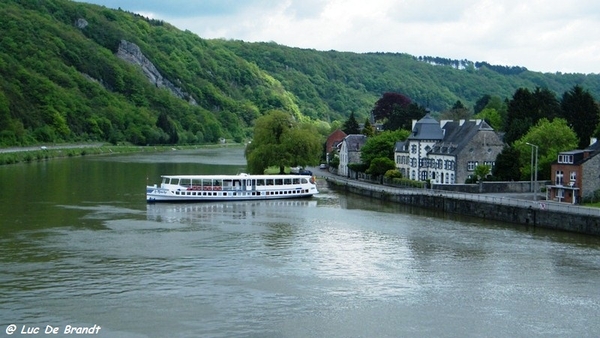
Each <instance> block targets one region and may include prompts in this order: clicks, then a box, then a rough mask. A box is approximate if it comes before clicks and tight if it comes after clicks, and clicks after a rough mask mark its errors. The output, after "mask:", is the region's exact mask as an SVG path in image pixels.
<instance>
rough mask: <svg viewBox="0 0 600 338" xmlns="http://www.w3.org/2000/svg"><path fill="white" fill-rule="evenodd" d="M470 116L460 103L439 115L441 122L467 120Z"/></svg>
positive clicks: (457, 102)
mask: <svg viewBox="0 0 600 338" xmlns="http://www.w3.org/2000/svg"><path fill="white" fill-rule="evenodd" d="M471 116H472V114H471V112H470V111H469V109H468V108H467V107H465V105H464V104H463V103H462V102H461V101H460V100H458V101H456V102H455V103H454V105H453V106H452V108H451V109H449V110H446V111H445V112H442V114H440V119H441V120H468V119H469V118H471Z"/></svg>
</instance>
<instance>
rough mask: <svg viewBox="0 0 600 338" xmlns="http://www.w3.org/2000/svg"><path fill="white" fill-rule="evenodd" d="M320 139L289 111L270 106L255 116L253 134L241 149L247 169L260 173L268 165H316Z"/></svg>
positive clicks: (320, 146)
mask: <svg viewBox="0 0 600 338" xmlns="http://www.w3.org/2000/svg"><path fill="white" fill-rule="evenodd" d="M321 151H322V142H321V139H320V136H319V133H318V132H317V130H316V128H315V127H314V126H313V125H311V124H308V123H298V122H296V121H295V120H294V119H293V117H292V116H291V114H289V113H286V112H283V111H280V110H272V111H269V112H268V113H267V114H266V115H264V116H262V117H260V118H258V119H257V120H256V125H255V127H254V138H253V139H252V142H251V143H249V144H248V146H247V147H246V151H245V156H246V161H247V163H248V165H247V167H248V171H249V172H250V173H252V174H263V173H264V171H265V169H267V168H269V167H271V166H277V167H279V172H280V173H281V174H283V173H285V167H291V166H299V165H300V166H306V165H316V164H318V163H319V159H320V156H321Z"/></svg>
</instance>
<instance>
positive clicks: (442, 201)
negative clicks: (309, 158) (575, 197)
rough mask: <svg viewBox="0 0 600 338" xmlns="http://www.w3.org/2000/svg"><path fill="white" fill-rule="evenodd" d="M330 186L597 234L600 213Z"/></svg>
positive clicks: (429, 206) (441, 208)
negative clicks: (594, 214) (588, 213)
mask: <svg viewBox="0 0 600 338" xmlns="http://www.w3.org/2000/svg"><path fill="white" fill-rule="evenodd" d="M329 186H330V187H332V188H334V189H336V188H337V189H343V190H346V191H348V192H351V193H355V194H360V195H363V196H368V197H372V198H377V199H381V200H386V201H391V202H397V203H402V204H406V205H412V206H416V207H422V208H426V209H432V210H438V211H441V212H444V213H453V214H461V215H465V216H473V217H478V218H482V219H491V220H496V221H502V222H509V223H514V224H522V225H526V226H538V227H540V228H547V229H554V230H563V231H571V232H577V233H582V234H589V235H595V236H599V235H600V217H594V216H589V215H578V214H570V213H564V212H557V211H550V210H538V209H532V208H530V207H526V206H514V205H502V204H494V203H486V202H476V203H475V202H473V201H467V200H461V199H454V198H451V197H448V196H442V195H432V194H425V193H424V194H410V195H408V194H406V195H404V194H390V193H387V192H384V191H383V190H381V189H377V186H376V185H374V186H373V187H371V188H366V187H358V186H353V185H349V184H338V183H335V182H333V181H331V183H330V184H329Z"/></svg>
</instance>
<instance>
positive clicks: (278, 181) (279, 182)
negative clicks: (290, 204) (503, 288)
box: [275, 178, 283, 185]
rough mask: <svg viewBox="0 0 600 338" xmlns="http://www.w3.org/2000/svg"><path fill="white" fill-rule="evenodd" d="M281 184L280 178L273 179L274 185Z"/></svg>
mask: <svg viewBox="0 0 600 338" xmlns="http://www.w3.org/2000/svg"><path fill="white" fill-rule="evenodd" d="M282 184H283V180H282V179H281V178H276V179H275V185H282Z"/></svg>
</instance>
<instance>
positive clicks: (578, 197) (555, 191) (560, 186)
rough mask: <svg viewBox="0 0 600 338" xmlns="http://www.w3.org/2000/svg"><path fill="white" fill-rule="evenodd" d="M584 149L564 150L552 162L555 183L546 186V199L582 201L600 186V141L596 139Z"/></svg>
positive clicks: (551, 170) (567, 201) (573, 202)
mask: <svg viewBox="0 0 600 338" xmlns="http://www.w3.org/2000/svg"><path fill="white" fill-rule="evenodd" d="M590 143H591V144H590V146H589V147H587V148H585V149H583V150H570V151H563V152H561V153H559V154H558V159H557V161H556V162H554V163H553V164H552V165H551V167H550V168H551V169H550V174H551V176H552V184H551V185H547V186H546V199H548V200H553V201H557V202H563V203H571V204H576V203H581V201H582V200H583V199H590V198H592V197H593V196H594V192H595V191H597V190H599V189H600V156H597V155H598V154H600V143H599V142H597V140H596V139H595V138H593V139H592V140H591V142H590Z"/></svg>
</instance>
